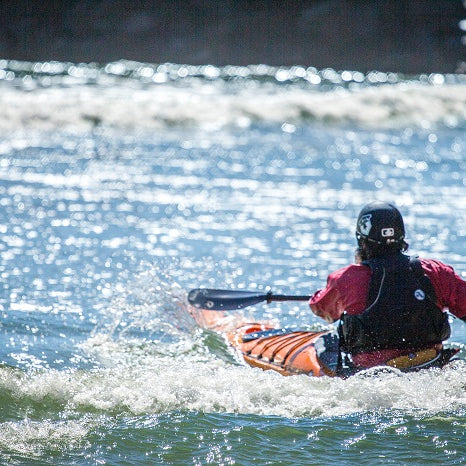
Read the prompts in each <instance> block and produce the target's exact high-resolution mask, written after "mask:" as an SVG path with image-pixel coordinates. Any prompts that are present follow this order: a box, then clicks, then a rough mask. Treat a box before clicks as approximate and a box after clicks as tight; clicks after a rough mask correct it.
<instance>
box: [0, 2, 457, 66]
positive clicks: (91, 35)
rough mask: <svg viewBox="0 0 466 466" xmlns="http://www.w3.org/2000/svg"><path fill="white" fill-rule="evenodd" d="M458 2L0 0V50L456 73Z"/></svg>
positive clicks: (23, 55) (23, 54)
mask: <svg viewBox="0 0 466 466" xmlns="http://www.w3.org/2000/svg"><path fill="white" fill-rule="evenodd" d="M465 18H466V12H465V9H464V7H463V4H462V1H461V0H409V1H403V0H371V1H363V0H320V1H318V0H314V1H308V0H302V1H292V0H282V1H276V0H269V1H263V0H236V1H232V0H215V1H207V0H185V1H178V0H172V1H167V0H163V1H156V0H147V1H142V0H141V1H137V0H134V1H129V0H62V1H58V0H53V1H47V2H44V1H35V0H2V1H1V2H0V58H6V59H16V60H26V61H49V60H58V61H70V62H98V63H107V62H110V61H114V60H119V59H128V60H135V61H141V62H150V63H164V62H172V63H187V64H194V65H195V64H208V63H209V64H213V65H219V66H221V65H228V64H232V65H248V64H255V63H266V64H269V65H284V66H291V65H303V66H314V67H316V68H318V69H322V68H326V67H330V68H335V69H338V70H343V69H349V70H358V71H363V72H367V71H370V70H379V71H395V72H400V73H407V74H420V73H432V72H437V73H456V72H463V73H464V72H465V69H464V66H465V65H464V63H465V62H466V55H465V51H466V45H465V44H464V43H462V42H464V38H463V40H462V31H461V30H460V28H459V22H460V21H461V20H463V19H465Z"/></svg>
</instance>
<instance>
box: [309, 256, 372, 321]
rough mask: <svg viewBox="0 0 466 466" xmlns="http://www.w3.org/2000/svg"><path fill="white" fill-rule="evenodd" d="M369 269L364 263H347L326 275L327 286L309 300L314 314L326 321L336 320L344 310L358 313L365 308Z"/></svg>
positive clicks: (369, 275)
mask: <svg viewBox="0 0 466 466" xmlns="http://www.w3.org/2000/svg"><path fill="white" fill-rule="evenodd" d="M370 277H371V270H370V268H369V267H367V266H365V265H349V266H347V267H344V268H342V269H339V270H337V271H335V272H333V273H331V274H330V275H329V276H328V279H327V286H326V287H325V288H324V289H323V290H319V291H317V292H316V293H315V294H314V295H313V296H312V298H311V299H310V301H309V306H310V308H311V309H312V312H314V314H316V315H318V316H319V317H322V318H323V319H325V320H326V321H327V322H334V321H336V320H338V319H339V318H340V317H341V315H342V314H343V312H344V311H346V312H348V313H349V314H359V313H361V312H362V311H363V310H364V309H365V308H366V300H367V293H368V290H369V282H370Z"/></svg>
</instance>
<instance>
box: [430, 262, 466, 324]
mask: <svg viewBox="0 0 466 466" xmlns="http://www.w3.org/2000/svg"><path fill="white" fill-rule="evenodd" d="M421 263H422V268H423V269H424V271H425V273H426V275H427V276H428V277H429V279H430V281H431V282H432V285H433V286H434V289H435V293H436V295H437V305H438V306H439V307H440V308H442V309H448V311H449V312H450V313H451V314H453V315H454V316H456V317H458V318H459V319H461V320H463V321H464V322H466V281H465V280H463V279H462V278H461V277H460V276H459V275H458V274H457V273H455V271H454V270H453V267H451V266H449V265H446V264H443V263H442V262H440V261H436V260H432V259H421Z"/></svg>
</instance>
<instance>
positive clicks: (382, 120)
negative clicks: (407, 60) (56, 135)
mask: <svg viewBox="0 0 466 466" xmlns="http://www.w3.org/2000/svg"><path fill="white" fill-rule="evenodd" d="M0 105H1V107H2V113H1V114H0V131H10V130H21V129H22V130H25V129H38V130H56V129H57V128H58V129H63V130H69V131H88V130H90V129H92V128H94V127H95V126H98V125H101V126H104V127H111V128H118V129H128V130H137V129H139V130H151V129H152V130H153V129H157V128H164V127H173V126H175V127H199V126H201V127H203V128H213V129H215V128H220V127H224V126H228V125H235V126H240V127H243V126H248V125H249V124H251V123H253V122H265V123H280V124H284V123H287V124H291V123H293V124H306V122H307V121H317V122H323V123H326V124H332V123H333V124H343V125H345V124H351V125H359V126H362V127H369V128H377V127H380V128H399V127H404V126H414V127H421V128H429V127H432V126H434V125H438V124H440V125H447V126H457V125H462V124H464V122H465V120H466V85H464V84H451V85H448V84H445V85H427V84H423V83H421V82H416V81H413V82H401V83H395V84H384V85H378V86H369V87H361V88H356V89H354V90H348V89H343V88H336V89H335V88H334V89H332V90H329V91H322V90H319V91H316V90H311V89H304V88H303V87H302V86H288V87H285V86H278V85H275V86H272V85H270V84H268V85H259V84H257V83H255V85H254V86H245V87H244V88H240V89H228V87H226V86H225V85H224V86H218V85H215V83H209V82H201V83H197V84H196V85H194V84H192V85H184V86H180V85H174V84H172V83H166V84H163V85H158V86H157V85H154V86H148V87H140V86H134V85H133V86H129V85H125V84H124V83H120V84H118V85H117V84H115V85H113V86H103V85H96V86H89V85H76V86H73V87H68V88H65V87H49V88H36V89H34V90H33V91H26V90H22V89H20V88H13V87H7V86H6V85H4V86H3V88H2V92H1V93H0Z"/></svg>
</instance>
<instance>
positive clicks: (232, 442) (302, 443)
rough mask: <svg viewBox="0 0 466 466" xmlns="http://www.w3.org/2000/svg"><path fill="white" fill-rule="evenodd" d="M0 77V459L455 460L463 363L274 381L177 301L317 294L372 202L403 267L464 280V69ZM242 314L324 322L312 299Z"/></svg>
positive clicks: (120, 67)
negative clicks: (391, 218)
mask: <svg viewBox="0 0 466 466" xmlns="http://www.w3.org/2000/svg"><path fill="white" fill-rule="evenodd" d="M0 65H1V66H0V91H1V92H0V101H1V102H2V103H3V111H2V114H1V115H0V132H1V133H2V138H1V140H0V277H1V281H0V289H1V294H0V311H1V321H0V323H1V326H0V343H1V346H0V347H1V348H2V352H1V355H0V360H1V361H2V363H3V364H2V366H1V367H0V387H1V393H2V395H1V397H2V402H1V403H0V416H1V417H0V458H1V461H2V462H4V463H7V462H8V463H12V464H15V463H16V464H24V463H34V462H37V463H38V464H57V463H58V464H279V463H280V464H348V465H349V464H354V463H355V462H359V463H361V462H363V463H365V464H387V463H388V464H427V463H429V464H464V463H465V462H466V449H465V447H464V426H465V419H466V415H465V414H466V413H465V410H466V390H465V388H466V385H465V382H466V377H465V376H466V365H465V364H464V363H463V362H462V361H458V362H457V363H455V364H454V365H453V366H452V367H450V368H448V369H445V370H443V371H438V370H433V371H425V372H422V373H417V374H409V375H407V374H401V373H398V372H396V371H395V372H388V373H380V372H378V371H376V370H372V371H368V373H363V374H360V375H357V376H355V377H353V378H351V379H348V380H335V379H330V378H319V379H312V378H309V377H305V376H295V377H289V378H285V377H281V376H279V375H278V374H275V373H268V372H262V371H260V370H258V369H252V368H249V367H246V366H244V365H243V364H242V363H241V361H239V360H238V358H237V357H236V355H235V354H234V353H232V352H231V351H230V349H229V348H228V347H227V345H226V344H225V342H224V341H223V340H222V338H221V337H219V336H217V335H215V334H212V333H209V332H203V331H202V330H200V329H199V328H197V327H196V325H195V324H194V322H193V321H192V320H191V319H190V318H189V317H188V315H187V313H186V303H185V300H186V294H187V292H188V291H189V290H190V289H191V288H196V287H201V286H202V287H216V288H232V289H238V288H240V289H264V288H265V287H267V286H269V287H271V288H272V290H273V291H274V292H277V293H278V292H283V293H289V294H310V293H312V292H313V291H314V290H316V289H318V288H320V287H322V286H324V284H325V280H326V277H327V274H328V272H330V271H332V270H334V269H336V268H338V267H340V266H343V265H346V264H348V263H349V262H351V261H352V258H353V251H354V247H355V244H354V223H355V217H356V215H357V213H358V211H359V210H360V208H361V206H362V205H363V204H365V203H366V202H367V201H369V200H372V199H383V200H391V201H393V202H395V203H396V204H397V205H398V207H399V208H400V210H401V211H402V213H403V215H404V217H405V223H406V225H407V240H408V242H409V243H410V250H411V252H412V253H413V254H419V255H421V256H423V257H434V258H437V259H440V260H442V261H444V262H446V263H449V264H451V265H452V266H453V267H454V268H455V270H456V271H457V272H458V273H459V274H460V275H462V276H465V275H466V260H465V257H466V246H465V244H466V242H465V236H466V229H465V227H464V225H465V224H466V205H465V203H464V198H465V194H466V187H465V184H466V178H465V175H464V173H465V168H466V167H465V165H466V159H465V154H466V136H465V129H466V84H465V82H464V81H462V80H461V78H460V77H452V76H441V75H431V76H418V77H414V78H409V79H407V78H404V77H402V76H397V75H394V74H392V75H386V74H383V73H379V74H377V73H372V74H370V75H367V76H364V75H362V74H361V73H350V72H345V73H346V74H344V73H337V72H335V71H332V70H323V71H317V70H313V69H306V70H304V69H301V68H291V69H279V68H270V67H262V68H244V67H243V68H238V67H236V68H232V67H227V68H224V69H217V68H214V67H198V68H190V67H186V66H185V67H183V66H178V65H163V66H159V67H155V66H152V65H147V64H146V65H142V64H134V63H130V64H128V63H116V64H109V65H107V66H105V67H102V68H96V67H86V66H84V65H81V66H79V67H77V66H75V65H72V64H60V63H52V64H26V63H20V62H7V61H5V60H4V61H0ZM303 70H304V71H303ZM244 312H246V313H250V315H251V318H254V319H275V320H276V321H277V322H279V323H280V324H281V325H283V326H287V327H290V326H298V327H306V326H308V327H309V328H316V327H320V326H323V325H325V322H323V321H321V320H319V319H318V318H317V317H315V316H314V315H312V313H311V312H310V311H309V309H308V308H307V306H306V304H305V303H281V304H272V305H269V306H267V305H265V304H264V305H257V306H255V307H253V308H250V309H247V310H245V311H244ZM452 328H453V332H452V337H451V339H450V341H449V344H450V345H452V346H455V347H458V348H460V349H461V352H460V356H461V357H462V358H463V359H464V358H466V350H465V345H466V326H465V324H464V323H463V322H461V321H459V320H457V319H456V320H455V319H452Z"/></svg>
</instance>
